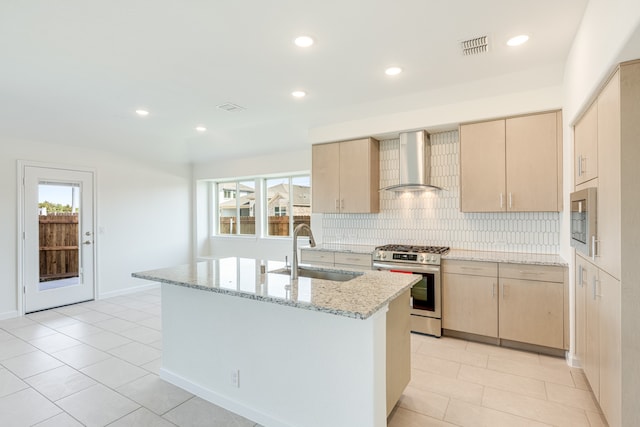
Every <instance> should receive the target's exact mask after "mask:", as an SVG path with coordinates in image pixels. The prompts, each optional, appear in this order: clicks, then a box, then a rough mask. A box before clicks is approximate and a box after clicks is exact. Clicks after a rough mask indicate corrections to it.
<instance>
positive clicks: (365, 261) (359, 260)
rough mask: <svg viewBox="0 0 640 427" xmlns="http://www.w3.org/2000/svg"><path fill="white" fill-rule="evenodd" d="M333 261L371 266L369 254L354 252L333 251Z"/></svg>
mask: <svg viewBox="0 0 640 427" xmlns="http://www.w3.org/2000/svg"><path fill="white" fill-rule="evenodd" d="M334 259H335V263H336V265H337V264H345V265H357V266H359V267H369V268H371V254H354V253H350V252H335V254H334Z"/></svg>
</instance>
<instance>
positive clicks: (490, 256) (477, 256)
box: [442, 249, 569, 267]
mask: <svg viewBox="0 0 640 427" xmlns="http://www.w3.org/2000/svg"><path fill="white" fill-rule="evenodd" d="M442 259H443V260H448V259H450V260H465V261H485V262H504V263H511V264H535V265H555V266H561V267H566V266H568V265H569V264H568V263H567V261H565V260H564V258H562V257H561V256H560V255H555V254H533V253H519V252H489V251H469V250H462V249H451V250H450V251H449V252H448V253H447V254H446V255H443V256H442Z"/></svg>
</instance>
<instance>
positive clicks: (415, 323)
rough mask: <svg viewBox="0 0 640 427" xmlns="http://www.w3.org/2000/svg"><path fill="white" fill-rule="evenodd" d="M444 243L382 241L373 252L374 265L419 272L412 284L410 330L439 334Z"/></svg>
mask: <svg viewBox="0 0 640 427" xmlns="http://www.w3.org/2000/svg"><path fill="white" fill-rule="evenodd" d="M447 252H449V248H448V247H446V246H411V245H384V246H378V247H377V248H376V249H375V251H374V252H373V268H374V269H376V270H390V271H392V272H397V273H409V274H419V275H422V280H421V281H420V282H418V283H417V284H415V285H414V286H413V288H411V331H412V332H418V333H421V334H427V335H433V336H436V337H439V336H441V335H442V309H441V302H442V299H441V295H442V288H441V281H440V258H441V256H442V255H444V254H446V253H447Z"/></svg>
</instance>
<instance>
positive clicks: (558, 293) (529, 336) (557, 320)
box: [499, 278, 564, 348]
mask: <svg viewBox="0 0 640 427" xmlns="http://www.w3.org/2000/svg"><path fill="white" fill-rule="evenodd" d="M563 296H564V285H563V284H562V283H553V282H539V281H535V280H521V279H502V278H500V308H499V311H500V338H502V339H507V340H511V341H519V342H525V343H529V344H535V345H541V346H544V347H551V348H563V346H564V329H563V328H564V324H563V314H564V310H563Z"/></svg>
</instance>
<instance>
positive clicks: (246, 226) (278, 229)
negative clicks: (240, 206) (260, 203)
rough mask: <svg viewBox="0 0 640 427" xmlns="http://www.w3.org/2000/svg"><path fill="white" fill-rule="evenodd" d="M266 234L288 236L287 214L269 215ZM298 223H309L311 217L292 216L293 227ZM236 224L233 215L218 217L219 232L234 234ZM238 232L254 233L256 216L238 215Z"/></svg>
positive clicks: (305, 233)
mask: <svg viewBox="0 0 640 427" xmlns="http://www.w3.org/2000/svg"><path fill="white" fill-rule="evenodd" d="M268 222H269V230H268V233H267V235H268V236H288V235H289V217H288V216H270V217H269V221H268ZM298 224H307V225H311V217H309V216H307V215H300V216H297V215H296V216H294V217H293V225H294V227H295V226H297V225H298ZM237 227H238V224H237V221H236V218H235V217H220V229H219V233H220V234H236V230H237ZM240 234H256V218H255V217H252V216H241V217H240ZM300 235H301V236H308V235H309V233H307V232H306V231H303V232H302V233H300Z"/></svg>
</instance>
